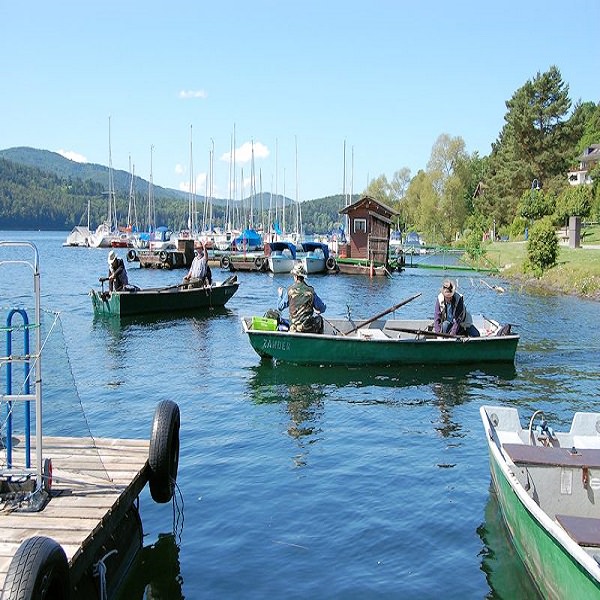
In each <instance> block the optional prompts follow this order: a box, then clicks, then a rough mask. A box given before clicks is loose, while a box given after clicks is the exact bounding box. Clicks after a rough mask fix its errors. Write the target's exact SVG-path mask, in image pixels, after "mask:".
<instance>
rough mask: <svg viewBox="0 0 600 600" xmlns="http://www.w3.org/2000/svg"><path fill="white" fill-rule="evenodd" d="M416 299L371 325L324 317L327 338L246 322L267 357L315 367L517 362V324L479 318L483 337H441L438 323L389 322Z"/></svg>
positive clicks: (250, 319) (477, 324) (270, 322)
mask: <svg viewBox="0 0 600 600" xmlns="http://www.w3.org/2000/svg"><path fill="white" fill-rule="evenodd" d="M418 296H420V294H416V295H415V296H412V297H411V298H408V299H407V300H404V301H403V302H400V303H399V304H396V305H395V306H393V307H391V308H389V309H387V310H386V311H384V312H382V313H380V314H378V315H376V316H375V317H372V318H371V319H366V320H353V319H326V318H323V332H322V333H297V332H293V331H286V330H279V328H278V324H277V321H276V320H275V319H268V318H264V317H242V327H243V330H244V332H245V333H246V334H247V335H248V339H249V341H250V344H251V346H252V348H254V350H255V351H256V353H257V354H258V355H259V356H261V357H262V358H268V359H275V360H276V361H283V362H291V363H297V364H312V365H363V366H364V365H452V364H477V363H501V362H507V363H510V362H514V359H515V354H516V350H517V344H518V342H519V335H518V334H515V333H512V331H511V325H501V324H500V323H499V322H497V321H495V320H493V319H489V318H487V317H485V316H483V315H473V324H474V326H475V327H476V328H477V329H478V331H479V336H478V337H470V336H462V335H452V334H447V333H436V332H434V331H433V320H432V319H421V320H399V319H383V317H384V316H385V315H387V314H389V313H391V312H393V311H395V310H397V309H398V308H400V307H401V306H403V305H404V304H407V303H408V302H410V301H411V300H414V299H415V298H417V297H418Z"/></svg>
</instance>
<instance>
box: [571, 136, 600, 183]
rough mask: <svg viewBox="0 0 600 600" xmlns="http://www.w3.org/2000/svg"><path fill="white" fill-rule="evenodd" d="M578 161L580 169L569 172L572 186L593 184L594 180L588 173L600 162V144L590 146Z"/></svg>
mask: <svg viewBox="0 0 600 600" xmlns="http://www.w3.org/2000/svg"><path fill="white" fill-rule="evenodd" d="M577 160H579V169H576V170H574V171H569V183H570V184H571V185H582V184H584V183H587V184H590V183H592V178H591V177H590V176H589V175H588V173H589V172H590V171H591V170H592V169H593V168H594V167H595V166H596V164H597V163H598V161H600V144H592V145H591V146H588V147H587V148H586V149H585V150H584V151H583V154H582V155H581V156H579V157H578V159H577Z"/></svg>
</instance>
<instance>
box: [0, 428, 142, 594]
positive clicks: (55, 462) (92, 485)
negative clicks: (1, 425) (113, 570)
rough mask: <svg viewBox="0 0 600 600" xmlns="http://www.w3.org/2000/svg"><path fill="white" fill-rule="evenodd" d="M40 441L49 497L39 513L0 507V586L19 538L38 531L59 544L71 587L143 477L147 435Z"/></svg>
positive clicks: (97, 554)
mask: <svg viewBox="0 0 600 600" xmlns="http://www.w3.org/2000/svg"><path fill="white" fill-rule="evenodd" d="M13 439H14V441H13V445H14V448H15V451H14V463H15V464H22V460H23V458H22V457H23V452H22V450H20V449H22V446H23V442H22V440H19V439H18V438H13ZM43 443H44V457H46V458H50V459H51V460H52V480H53V481H52V487H51V492H50V499H49V501H48V503H47V504H46V506H45V507H44V508H43V510H41V511H40V512H16V511H12V510H11V508H10V506H8V505H7V504H5V505H4V507H3V508H2V511H1V512H0V590H2V589H3V587H4V582H5V579H6V575H7V571H8V568H9V565H10V562H11V559H12V557H13V556H14V554H15V552H16V551H17V549H18V548H19V546H20V545H21V543H22V542H23V541H24V540H26V539H28V538H30V537H32V536H39V535H42V536H47V537H49V538H52V539H53V540H55V541H56V542H57V543H59V544H60V545H61V546H62V548H63V549H64V551H65V554H66V556H67V560H68V561H69V572H70V581H71V586H72V588H75V589H76V588H77V585H78V582H79V581H80V580H82V578H83V577H84V576H85V575H86V573H87V574H89V573H90V569H91V568H92V567H93V564H94V563H95V562H96V561H98V560H99V558H101V557H102V556H101V554H102V553H104V552H105V548H106V546H107V541H108V539H109V537H110V535H111V534H113V533H114V531H115V528H116V527H117V526H118V524H119V523H120V521H121V520H122V519H123V518H124V516H125V514H126V513H127V511H128V510H130V509H131V507H132V505H133V503H134V501H135V499H136V498H137V497H138V496H139V494H140V492H141V491H142V489H143V488H144V486H145V485H146V483H147V482H148V477H149V467H148V451H149V442H148V441H147V440H130V439H98V438H94V439H92V438H89V437H88V438H71V437H44V440H43Z"/></svg>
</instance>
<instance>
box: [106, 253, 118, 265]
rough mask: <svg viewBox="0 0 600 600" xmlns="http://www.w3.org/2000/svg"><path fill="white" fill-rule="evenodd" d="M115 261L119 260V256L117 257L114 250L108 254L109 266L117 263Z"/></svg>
mask: <svg viewBox="0 0 600 600" xmlns="http://www.w3.org/2000/svg"><path fill="white" fill-rule="evenodd" d="M115 260H117V255H116V253H115V251H114V250H111V251H110V252H109V253H108V264H109V265H112V263H114V262H115Z"/></svg>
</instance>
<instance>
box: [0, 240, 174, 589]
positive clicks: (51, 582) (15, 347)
mask: <svg viewBox="0 0 600 600" xmlns="http://www.w3.org/2000/svg"><path fill="white" fill-rule="evenodd" d="M6 246H12V247H17V248H19V249H23V248H25V249H28V250H31V251H32V252H33V259H32V260H22V259H15V258H12V259H9V260H2V257H1V256H0V267H3V266H4V265H7V264H12V265H13V266H19V265H21V266H22V265H25V266H26V267H27V268H30V269H31V271H32V272H33V295H32V299H33V301H34V303H35V307H34V317H33V319H32V320H31V321H30V319H29V315H28V313H27V310H26V309H24V308H21V307H19V308H14V309H11V310H10V311H9V312H8V316H7V319H6V326H5V327H3V328H2V330H3V331H4V333H5V334H6V355H5V356H0V373H1V375H2V379H3V380H4V382H5V393H0V407H1V409H2V412H3V414H4V415H5V416H4V417H3V420H2V421H0V591H1V597H2V600H30V599H34V598H52V599H58V600H62V599H69V598H86V600H87V599H93V598H100V599H102V600H104V599H105V598H110V597H111V596H112V595H113V594H114V593H115V592H116V591H117V590H118V589H119V586H120V585H121V584H122V583H123V581H124V579H125V577H126V574H127V572H128V570H129V567H130V566H131V564H132V562H133V560H134V558H135V556H136V554H137V552H138V551H139V550H140V549H141V548H142V538H143V532H142V524H141V520H140V517H139V512H138V497H139V495H140V493H141V491H142V490H143V489H144V487H145V485H146V484H147V483H149V486H150V494H151V496H152V498H153V500H154V501H156V502H159V503H166V502H169V501H171V500H172V498H173V495H174V492H175V486H176V478H177V470H178V466H179V428H180V414H179V407H178V406H177V404H176V403H174V402H172V401H170V400H164V401H162V402H160V403H159V404H158V405H157V407H156V410H155V413H154V420H153V422H152V427H151V429H150V432H151V433H150V437H149V440H133V439H106V438H94V437H92V435H91V434H89V435H84V436H82V437H51V436H46V435H44V433H43V422H42V416H43V414H42V413H43V411H42V368H41V362H42V348H43V346H44V344H43V343H42V335H41V330H42V323H41V309H40V295H41V294H40V273H39V259H38V254H37V249H36V248H35V246H34V245H33V244H31V243H29V242H4V241H0V251H1V250H3V249H4V247H6ZM11 252H12V256H14V250H12V249H11ZM19 291H22V290H19ZM21 297H23V295H22V296H21ZM13 321H14V322H13ZM32 333H33V335H34V339H35V342H34V343H33V344H31V349H30V334H32ZM13 367H22V370H21V369H13ZM23 409H24V410H23ZM32 409H33V410H32ZM31 412H34V414H35V418H34V419H32V418H31V414H30V413H31ZM86 433H87V432H86Z"/></svg>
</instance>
